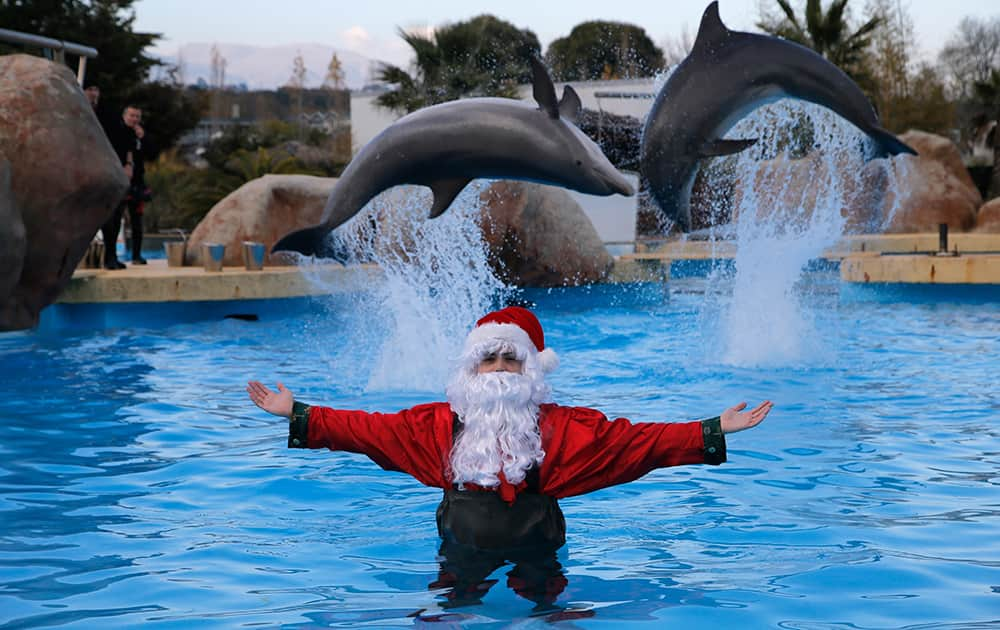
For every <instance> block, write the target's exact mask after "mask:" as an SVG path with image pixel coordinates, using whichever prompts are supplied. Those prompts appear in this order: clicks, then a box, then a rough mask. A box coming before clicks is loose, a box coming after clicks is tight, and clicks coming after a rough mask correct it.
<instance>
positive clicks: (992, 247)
mask: <svg viewBox="0 0 1000 630" xmlns="http://www.w3.org/2000/svg"><path fill="white" fill-rule="evenodd" d="M938 244H939V242H938V234H937V233H936V232H935V233H921V234H865V235H858V236H848V237H844V238H843V239H841V240H840V242H838V243H837V244H836V245H834V246H833V247H831V248H830V249H828V250H827V251H825V252H823V254H822V258H824V259H826V260H829V261H834V262H839V263H840V277H841V279H842V280H844V281H845V282H858V283H879V282H881V283H906V284H1000V234H985V233H952V234H950V235H949V237H948V247H949V250H950V251H949V252H947V253H944V254H938V253H937V250H938ZM735 255H736V245H735V243H733V242H732V241H716V242H709V241H694V240H685V241H671V242H668V243H664V244H662V245H660V246H659V247H657V248H656V249H655V250H652V251H645V252H637V253H635V254H625V255H623V256H620V257H619V259H618V260H619V261H620V262H624V261H644V262H646V263H647V264H649V263H650V262H651V261H656V260H658V261H674V260H718V259H722V260H725V259H731V258H734V257H735Z"/></svg>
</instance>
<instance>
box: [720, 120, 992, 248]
mask: <svg viewBox="0 0 1000 630" xmlns="http://www.w3.org/2000/svg"><path fill="white" fill-rule="evenodd" d="M901 139H902V140H903V141H904V142H906V143H907V144H909V145H910V146H912V147H913V148H914V149H916V150H917V151H918V153H919V155H918V156H910V155H904V156H898V157H896V158H894V159H892V160H872V161H869V162H867V163H866V164H865V165H864V166H862V167H861V168H860V169H859V168H858V167H857V165H851V164H846V163H842V162H840V161H837V160H835V159H834V160H830V159H826V158H825V157H823V156H821V155H819V154H816V153H813V154H810V155H807V156H806V157H804V158H801V159H794V160H793V159H788V158H785V157H779V158H777V159H774V160H769V161H763V162H760V163H758V165H757V168H756V169H755V170H754V173H753V175H752V176H751V178H750V181H748V182H743V181H739V182H737V183H736V185H735V186H734V187H733V207H734V214H736V215H738V213H739V211H740V209H741V208H744V211H745V206H746V205H748V204H746V203H744V197H746V196H750V195H753V196H754V198H755V199H756V200H757V201H758V203H756V204H755V208H756V212H757V214H758V216H760V217H761V218H764V217H768V218H770V219H774V218H777V217H776V216H775V215H780V220H782V221H786V222H792V221H797V220H802V219H804V218H808V217H810V216H811V215H812V213H813V211H814V209H815V207H816V206H817V204H820V205H829V204H830V203H837V204H839V205H840V212H841V214H842V215H843V216H844V218H845V225H844V231H845V232H847V233H860V232H894V233H903V232H936V231H937V229H938V224H939V223H947V224H948V225H949V227H950V228H951V229H952V230H957V231H965V230H969V229H971V228H972V227H973V226H974V225H975V222H976V208H978V207H979V205H980V204H981V203H982V196H981V195H980V193H979V190H978V189H977V188H976V186H975V184H974V183H973V181H972V178H971V177H970V176H969V173H968V171H967V170H966V168H965V166H964V165H963V164H962V160H961V157H960V156H959V153H958V148H957V147H956V146H955V145H954V143H952V142H951V141H950V140H948V139H947V138H943V137H941V136H935V135H933V134H929V133H924V132H921V131H910V132H907V133H906V134H903V135H902V136H901ZM834 181H836V184H837V185H836V186H835V187H834V186H831V185H830V183H832V182H834ZM829 191H835V193H836V196H835V197H832V196H831V195H830V194H828V193H829Z"/></svg>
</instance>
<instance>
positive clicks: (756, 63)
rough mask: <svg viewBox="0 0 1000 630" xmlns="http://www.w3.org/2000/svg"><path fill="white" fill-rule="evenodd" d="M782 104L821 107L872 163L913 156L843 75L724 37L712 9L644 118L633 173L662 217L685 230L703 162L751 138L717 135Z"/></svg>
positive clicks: (819, 63)
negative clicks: (852, 129) (866, 144)
mask: <svg viewBox="0 0 1000 630" xmlns="http://www.w3.org/2000/svg"><path fill="white" fill-rule="evenodd" d="M784 97H792V98H797V99H801V100H804V101H810V102H812V103H816V104H817V105H822V106H824V107H827V108H829V109H831V110H833V111H834V112H836V113H837V114H839V115H840V116H842V117H843V118H845V119H847V120H848V121H850V122H851V123H853V124H854V125H855V126H856V127H857V128H858V129H860V130H861V131H863V132H865V133H866V134H868V135H869V136H870V137H871V138H872V139H873V140H874V141H875V145H876V147H877V148H876V151H877V157H885V156H888V155H897V154H899V153H912V154H916V151H914V150H913V149H911V148H910V147H908V146H907V145H906V144H904V143H903V142H901V141H900V140H899V139H898V138H896V136H894V135H892V134H891V133H889V132H888V131H886V130H885V129H883V128H882V127H880V126H879V121H878V116H876V114H875V110H874V109H873V108H872V105H871V103H869V102H868V99H867V98H866V97H865V95H864V93H863V92H862V91H861V88H859V87H858V86H857V84H856V83H854V81H852V80H851V79H850V78H849V77H848V76H847V75H846V74H844V72H843V71H841V70H840V68H838V67H837V66H835V65H833V64H832V63H830V62H829V61H827V60H826V59H824V58H823V57H821V56H820V55H818V54H817V53H815V52H813V51H812V50H810V49H808V48H806V47H805V46H800V45H799V44H795V43H792V42H789V41H786V40H783V39H779V38H777V37H770V36H767V35H756V34H753V33H743V32H739V31H731V30H729V29H728V28H726V26H725V24H723V23H722V20H721V19H720V18H719V4H718V2H712V3H711V4H709V5H708V8H706V9H705V13H704V14H703V15H702V18H701V25H700V26H699V27H698V36H697V38H696V39H695V43H694V46H693V47H692V48H691V53H690V54H689V55H688V56H687V57H686V58H685V59H684V61H682V62H681V63H680V65H678V66H677V68H676V70H674V72H673V74H671V75H670V78H669V79H667V81H666V83H664V85H663V88H662V89H661V90H660V93H659V94H658V95H657V97H656V100H655V101H654V102H653V107H652V109H651V110H650V112H649V115H648V116H647V117H646V124H645V127H644V128H643V132H642V144H641V147H640V162H639V170H640V172H641V173H642V175H643V177H644V178H645V179H646V181H647V182H648V184H649V188H650V192H651V193H652V194H653V197H654V198H655V199H656V201H657V203H658V204H659V206H660V208H661V209H662V210H663V212H664V213H665V214H666V215H667V216H668V217H669V218H671V219H673V220H674V221H676V222H677V223H678V225H679V226H680V227H681V229H682V230H684V231H688V230H690V229H691V209H690V207H689V205H688V204H689V200H690V197H691V186H692V184H693V183H694V176H695V173H696V172H697V169H698V161H699V160H700V159H702V158H708V157H715V156H721V155H729V154H732V153H738V152H740V151H742V150H743V149H745V148H747V147H749V146H751V145H753V144H754V143H755V142H756V141H757V140H756V139H746V140H724V139H723V138H722V136H724V135H725V133H726V132H727V131H728V130H729V129H730V128H731V127H732V126H733V125H734V124H736V122H737V121H738V120H739V119H740V118H743V117H744V116H745V115H746V114H748V113H749V112H750V111H752V110H753V109H755V108H757V107H759V106H760V105H763V104H766V103H768V102H771V101H775V100H778V99H780V98H784Z"/></svg>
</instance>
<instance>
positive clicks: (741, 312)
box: [703, 100, 899, 367]
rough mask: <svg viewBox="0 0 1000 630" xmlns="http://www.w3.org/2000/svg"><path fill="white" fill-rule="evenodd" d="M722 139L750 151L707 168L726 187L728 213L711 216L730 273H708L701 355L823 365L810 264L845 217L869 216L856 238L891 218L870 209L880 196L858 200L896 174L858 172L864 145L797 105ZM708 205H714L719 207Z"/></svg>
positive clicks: (818, 110)
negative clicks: (727, 240)
mask: <svg viewBox="0 0 1000 630" xmlns="http://www.w3.org/2000/svg"><path fill="white" fill-rule="evenodd" d="M726 137H727V138H758V142H757V144H756V145H755V146H754V147H752V148H751V149H749V150H747V151H744V152H742V153H739V154H737V155H735V156H732V157H730V158H728V159H727V160H723V161H720V163H718V164H716V165H714V167H713V168H714V169H715V173H716V174H717V175H718V174H720V173H722V172H723V171H725V172H726V174H727V177H729V178H730V181H735V187H734V189H732V191H731V193H730V194H731V196H730V198H729V201H730V202H731V204H732V206H731V207H730V208H726V209H719V210H717V211H716V210H713V213H714V214H717V215H723V214H727V213H731V216H732V227H733V228H734V229H733V230H732V234H733V235H734V236H735V245H736V254H735V260H734V265H733V267H732V269H730V270H727V271H717V272H716V273H715V275H714V277H713V281H714V283H713V286H714V287H715V290H714V291H713V292H712V295H711V296H710V299H708V300H706V309H705V311H704V312H703V319H704V320H705V321H706V322H713V323H714V325H710V329H711V330H712V332H711V333H710V334H709V337H710V339H711V340H712V341H711V342H710V343H709V344H708V351H709V352H710V353H711V354H712V356H714V357H716V358H717V359H718V360H720V361H721V362H722V363H723V364H727V365H733V366H747V367H750V366H758V365H797V364H817V363H826V362H828V361H830V360H831V359H833V356H832V354H833V352H834V350H833V349H834V348H835V344H831V343H830V341H831V340H830V339H825V338H824V337H823V336H822V335H820V334H819V333H818V329H817V327H816V325H815V320H814V318H815V316H816V310H815V309H814V305H815V303H816V301H817V299H818V296H817V295H816V293H815V284H813V283H812V282H810V281H809V278H808V273H807V272H808V270H809V268H810V263H811V262H812V261H815V260H818V259H821V258H822V256H823V254H824V252H825V251H827V250H829V249H831V248H833V247H834V246H835V245H836V244H837V243H838V242H839V240H840V239H841V237H842V236H843V235H844V232H845V227H847V222H848V219H847V214H848V213H847V212H846V210H847V209H848V208H852V207H853V208H858V207H864V205H865V204H868V205H869V206H871V207H870V208H869V209H870V210H872V211H873V212H872V216H871V217H870V218H869V220H868V222H867V224H866V225H862V226H860V227H861V228H862V229H864V230H865V231H867V230H875V229H878V228H879V227H880V226H881V225H882V224H883V223H884V221H886V220H887V218H886V217H888V219H891V215H892V212H893V211H894V210H893V209H889V210H888V211H887V212H885V213H884V215H883V214H880V213H883V211H882V210H881V209H876V206H877V205H878V204H880V203H881V197H880V198H879V199H874V200H872V199H863V198H862V196H863V194H864V191H867V190H870V188H871V187H870V186H868V187H867V188H866V182H865V181H863V180H864V178H865V177H871V174H872V173H873V172H876V173H878V174H880V176H882V177H884V178H887V180H888V183H887V188H888V189H889V190H893V188H894V187H895V186H896V183H895V181H896V180H897V175H898V168H899V167H897V166H895V165H894V164H892V162H890V163H889V164H888V165H887V164H884V162H885V161H884V160H880V161H879V162H883V164H879V165H876V166H875V167H874V168H873V167H871V166H868V162H867V161H866V153H867V152H869V151H871V150H872V149H871V147H870V145H869V143H870V140H869V139H868V138H867V136H865V135H864V134H863V133H862V132H861V131H859V130H858V129H857V128H856V127H854V126H853V125H851V124H850V123H849V122H847V121H846V120H844V119H843V118H841V117H839V116H837V115H836V114H834V113H833V112H831V111H829V110H827V109H825V108H822V107H819V106H816V105H812V104H809V103H805V102H802V101H792V100H783V101H778V102H777V103H774V104H772V105H769V106H767V107H763V108H760V109H758V110H757V111H755V112H754V113H753V114H752V115H751V116H748V117H747V118H744V119H743V120H741V121H740V122H739V123H737V124H736V125H735V126H734V127H733V128H732V129H731V130H730V132H729V133H727V134H726ZM712 178H713V175H710V181H712ZM720 188H722V187H720ZM895 198H896V199H898V198H899V196H898V195H895ZM712 204H713V206H716V205H724V204H722V201H721V200H719V199H712ZM852 227H853V228H854V229H858V227H859V226H852ZM722 287H725V290H722ZM730 288H731V291H730V290H729V289H730ZM824 329H825V330H828V328H824Z"/></svg>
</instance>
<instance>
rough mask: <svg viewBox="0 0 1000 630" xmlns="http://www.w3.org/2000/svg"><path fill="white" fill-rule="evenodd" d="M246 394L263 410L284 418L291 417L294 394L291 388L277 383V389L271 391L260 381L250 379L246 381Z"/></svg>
mask: <svg viewBox="0 0 1000 630" xmlns="http://www.w3.org/2000/svg"><path fill="white" fill-rule="evenodd" d="M247 394H249V395H250V400H251V401H253V404H255V405H257V406H258V407H260V408H261V409H263V410H264V411H266V412H268V413H270V414H274V415H276V416H283V417H285V418H291V417H292V404H293V403H294V402H295V396H294V395H293V394H292V390H290V389H288V388H286V387H285V386H284V385H282V384H281V383H278V391H276V392H275V391H272V390H270V389H268V388H267V386H266V385H264V384H263V383H261V382H260V381H250V382H248V383H247Z"/></svg>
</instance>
